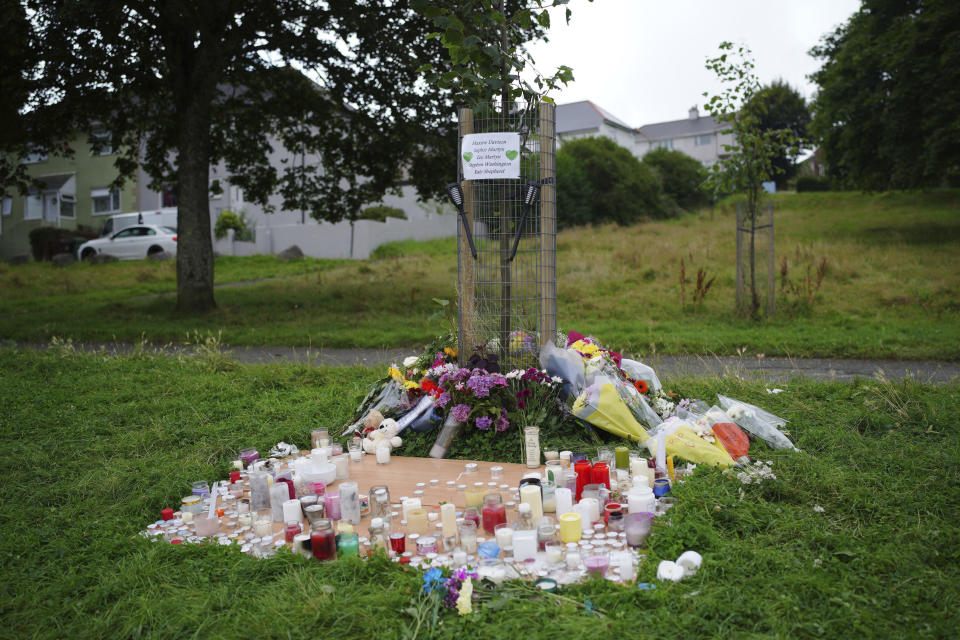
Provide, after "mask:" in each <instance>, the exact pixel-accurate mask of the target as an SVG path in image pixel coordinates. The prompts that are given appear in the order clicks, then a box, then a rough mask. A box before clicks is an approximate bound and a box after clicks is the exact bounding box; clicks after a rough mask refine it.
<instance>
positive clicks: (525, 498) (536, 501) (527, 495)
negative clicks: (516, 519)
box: [520, 484, 543, 526]
mask: <svg viewBox="0 0 960 640" xmlns="http://www.w3.org/2000/svg"><path fill="white" fill-rule="evenodd" d="M520 502H526V503H527V504H529V505H530V515H531V516H532V517H533V524H534V526H536V525H537V524H538V523H539V522H540V518H542V517H543V498H542V497H541V495H540V487H538V486H537V485H534V484H528V485H524V486H522V487H520Z"/></svg>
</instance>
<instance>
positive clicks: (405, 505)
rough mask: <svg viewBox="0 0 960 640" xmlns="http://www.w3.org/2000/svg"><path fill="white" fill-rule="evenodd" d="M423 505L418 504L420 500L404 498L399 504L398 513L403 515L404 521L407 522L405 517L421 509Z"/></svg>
mask: <svg viewBox="0 0 960 640" xmlns="http://www.w3.org/2000/svg"><path fill="white" fill-rule="evenodd" d="M422 508H423V505H422V504H421V502H420V498H404V499H403V502H402V503H401V504H400V512H401V513H402V514H403V519H404V520H409V518H408V517H407V516H408V514H409V513H410V511H412V510H413V509H422Z"/></svg>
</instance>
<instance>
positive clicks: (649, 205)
mask: <svg viewBox="0 0 960 640" xmlns="http://www.w3.org/2000/svg"><path fill="white" fill-rule="evenodd" d="M675 213H676V208H675V207H673V206H671V204H670V202H669V199H667V198H664V193H663V187H662V186H661V185H660V181H659V179H658V178H657V176H656V175H655V174H654V172H653V170H652V169H651V168H650V167H649V166H647V165H644V164H641V162H640V161H639V160H637V158H636V157H634V155H633V154H632V153H630V151H628V150H627V149H624V148H623V147H621V146H619V145H618V144H616V143H615V142H614V141H613V140H610V139H609V138H581V139H579V140H571V141H570V142H565V143H564V144H563V146H562V147H561V148H560V151H558V152H557V225H558V226H559V227H560V228H565V227H572V226H576V225H581V224H596V223H602V222H616V223H617V224H622V225H628V224H632V223H634V222H638V221H640V220H642V219H644V218H667V217H670V216H671V215H674V214H675Z"/></svg>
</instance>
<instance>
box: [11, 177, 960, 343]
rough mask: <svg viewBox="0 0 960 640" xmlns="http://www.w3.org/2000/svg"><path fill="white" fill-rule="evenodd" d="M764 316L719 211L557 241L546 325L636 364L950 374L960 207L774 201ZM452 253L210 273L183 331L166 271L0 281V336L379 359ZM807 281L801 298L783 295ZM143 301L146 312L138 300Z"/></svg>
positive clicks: (420, 318)
mask: <svg viewBox="0 0 960 640" xmlns="http://www.w3.org/2000/svg"><path fill="white" fill-rule="evenodd" d="M775 203H776V207H777V213H776V225H777V226H776V237H777V272H778V276H777V278H778V296H777V298H778V299H777V305H778V313H777V314H776V315H775V316H774V317H772V318H769V319H766V320H763V321H761V322H751V321H746V320H742V319H738V318H736V317H735V316H734V315H733V312H732V309H733V300H734V266H733V264H734V235H733V226H734V218H733V215H734V214H733V209H732V206H730V205H726V206H721V207H718V208H717V209H716V210H715V211H712V212H710V211H704V212H701V213H699V214H696V215H687V216H684V217H682V218H679V219H676V220H670V221H665V222H649V223H643V224H638V225H635V226H632V227H628V228H618V227H613V226H601V227H596V228H579V229H571V230H567V231H564V232H562V233H560V234H559V236H558V248H559V254H558V274H557V275H558V281H559V285H558V286H559V291H558V304H559V323H560V325H561V326H562V327H564V328H565V329H577V330H580V331H583V332H585V333H592V334H593V335H595V336H597V337H599V338H600V339H602V340H603V341H604V342H606V343H607V344H610V345H616V346H617V347H620V348H622V349H623V350H625V351H628V352H631V353H633V354H636V355H640V356H649V354H651V353H652V352H654V351H656V352H658V353H695V354H725V355H731V354H735V353H737V351H738V350H740V349H745V350H746V353H751V354H753V353H765V354H766V355H769V356H773V355H789V356H796V357H804V356H806V357H812V356H837V357H874V358H904V359H907V358H921V359H942V360H958V359H960V252H958V251H957V248H958V246H960V191H958V190H946V191H934V192H929V193H896V194H875V195H864V194H859V193H814V194H800V195H796V194H782V195H778V196H776V198H775ZM455 254H456V251H455V240H454V239H448V240H436V241H428V242H400V243H392V244H389V245H385V246H383V247H381V248H380V249H378V251H377V252H376V253H375V256H374V258H373V259H371V260H366V261H353V262H351V261H342V260H309V259H308V260H304V261H302V262H297V263H281V262H278V261H277V260H276V259H275V258H273V257H272V256H260V257H255V258H220V259H218V260H217V263H216V281H217V283H218V284H226V283H233V282H250V281H259V282H254V283H253V284H250V285H248V286H237V287H228V288H222V289H219V290H218V291H217V294H216V295H217V301H218V305H219V307H218V309H217V310H216V311H214V312H212V313H210V314H206V315H202V316H179V315H177V314H175V313H174V311H173V298H172V297H170V296H159V297H158V296H149V294H158V293H164V292H171V291H173V290H174V289H175V267H174V265H172V264H153V263H148V262H137V263H122V264H111V265H100V266H90V265H74V266H72V267H68V268H63V269H55V268H53V267H51V266H50V265H49V264H31V265H25V266H20V267H10V266H8V265H0V337H3V338H9V339H14V340H49V339H50V338H52V337H60V338H68V337H69V338H73V339H75V340H115V339H116V340H126V341H136V340H139V339H140V338H141V337H145V338H146V339H147V340H149V341H152V342H160V343H163V342H182V341H184V339H185V337H186V336H187V334H188V333H193V332H195V331H200V332H201V333H207V332H210V333H213V334H216V333H218V332H221V331H222V341H223V342H224V343H225V344H232V345H245V344H249V345H295V346H310V347H314V348H320V347H391V346H409V345H419V344H424V343H426V342H428V341H429V340H430V339H431V338H432V337H433V336H434V335H436V334H437V333H438V330H439V327H438V323H437V321H436V320H435V319H434V320H431V315H433V314H434V313H435V312H436V311H437V310H438V309H439V307H438V305H437V304H436V303H435V302H433V299H434V298H443V299H455V297H456V295H455V287H456V275H457V265H456V255H455ZM681 259H683V260H684V264H685V267H686V273H687V278H689V279H691V280H695V278H696V273H697V270H698V269H700V268H702V269H704V270H705V272H706V274H707V279H710V278H713V277H714V276H716V280H715V281H714V283H713V286H712V287H711V289H710V290H709V292H708V294H707V295H706V297H705V299H704V300H703V302H702V303H700V304H697V305H694V304H693V303H692V302H691V297H692V290H693V288H694V285H693V284H692V283H691V284H689V285H687V291H686V295H685V296H684V299H683V302H684V304H681V290H680V285H679V279H680V261H681ZM783 259H786V268H787V279H788V280H790V281H792V282H793V283H795V284H802V283H804V282H805V281H806V277H807V270H808V268H809V269H810V270H811V272H812V273H815V271H816V268H817V266H818V265H819V264H820V263H821V261H822V260H824V259H825V260H826V276H825V278H824V280H823V282H822V284H821V286H820V287H819V289H816V290H814V291H812V292H810V295H805V294H798V293H792V292H791V291H790V290H789V287H785V288H783V289H780V287H781V285H780V282H781V276H780V275H779V273H780V269H781V265H782V261H783ZM142 296H149V297H142Z"/></svg>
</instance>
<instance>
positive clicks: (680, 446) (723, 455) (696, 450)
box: [646, 416, 734, 468]
mask: <svg viewBox="0 0 960 640" xmlns="http://www.w3.org/2000/svg"><path fill="white" fill-rule="evenodd" d="M661 436H662V437H663V438H664V439H665V441H666V450H667V455H673V456H677V457H679V458H683V459H684V460H686V461H688V462H694V463H697V464H709V465H715V466H718V467H724V468H726V467H732V466H733V464H734V462H733V458H731V457H730V454H729V453H727V451H726V449H724V448H723V446H722V445H721V444H720V443H718V442H713V443H710V442H707V441H706V440H704V439H703V438H701V437H700V435H699V434H697V432H696V431H695V430H694V429H693V427H692V426H691V425H690V424H689V423H688V422H686V421H684V420H681V419H680V418H678V417H677V416H672V417H670V418H668V419H667V420H665V421H664V422H663V424H661V425H660V426H658V427H657V428H656V429H654V430H653V431H651V432H650V439H649V440H647V442H646V445H647V449H648V450H649V451H650V454H651V455H654V456H655V455H657V448H656V447H657V439H658V438H660V437H661Z"/></svg>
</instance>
